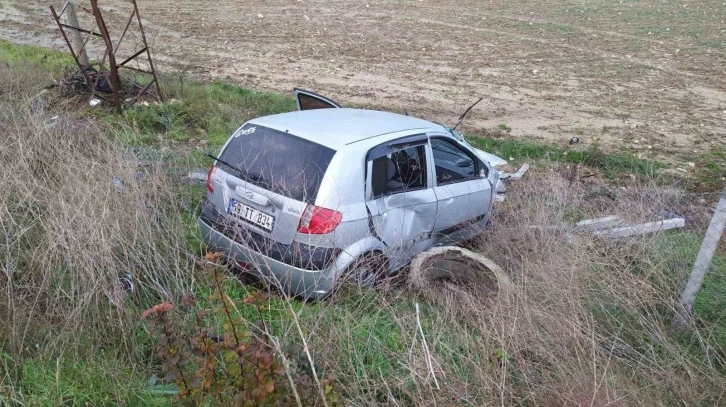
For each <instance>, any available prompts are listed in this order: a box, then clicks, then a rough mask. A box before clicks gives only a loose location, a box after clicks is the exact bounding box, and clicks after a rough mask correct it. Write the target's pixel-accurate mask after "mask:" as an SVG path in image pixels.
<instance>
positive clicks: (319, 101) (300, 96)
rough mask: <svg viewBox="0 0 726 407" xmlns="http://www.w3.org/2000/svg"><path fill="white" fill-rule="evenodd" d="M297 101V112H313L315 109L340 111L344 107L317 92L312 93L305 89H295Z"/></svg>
mask: <svg viewBox="0 0 726 407" xmlns="http://www.w3.org/2000/svg"><path fill="white" fill-rule="evenodd" d="M295 101H297V110H313V109H330V108H336V109H339V108H341V107H342V106H341V105H339V104H338V103H336V102H334V101H332V100H330V99H328V98H326V97H325V96H321V95H318V94H317V93H315V92H310V91H309V90H305V89H298V88H295Z"/></svg>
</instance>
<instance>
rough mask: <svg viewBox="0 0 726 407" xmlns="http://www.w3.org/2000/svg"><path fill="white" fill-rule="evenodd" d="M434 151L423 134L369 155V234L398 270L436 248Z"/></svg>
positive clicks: (376, 148) (383, 145)
mask: <svg viewBox="0 0 726 407" xmlns="http://www.w3.org/2000/svg"><path fill="white" fill-rule="evenodd" d="M428 148H429V147H428V136H426V135H425V134H422V135H416V136H410V137H406V138H405V139H400V140H396V141H394V142H391V143H386V144H382V145H379V146H377V147H375V148H373V149H372V150H370V151H369V153H368V155H367V174H368V176H367V180H366V192H367V193H366V200H367V202H366V206H367V209H368V213H369V228H370V232H371V234H373V235H374V236H376V237H377V238H378V239H379V240H381V241H382V242H383V244H384V245H385V246H386V247H387V248H388V249H389V252H390V255H389V261H390V262H391V269H394V270H395V269H396V268H398V267H399V266H400V265H403V264H405V263H406V262H407V261H408V260H410V258H411V257H413V256H414V255H415V254H417V253H419V252H422V251H424V250H426V249H427V248H428V247H430V246H431V245H432V243H433V242H432V239H431V233H432V232H433V228H434V224H435V221H436V207H437V200H436V194H435V193H434V191H433V189H432V188H431V185H432V174H431V171H430V168H429V166H428V160H427V157H428V151H427V150H428Z"/></svg>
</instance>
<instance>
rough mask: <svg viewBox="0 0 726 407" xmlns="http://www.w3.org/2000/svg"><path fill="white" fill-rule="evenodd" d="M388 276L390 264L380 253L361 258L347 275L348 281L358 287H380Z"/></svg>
mask: <svg viewBox="0 0 726 407" xmlns="http://www.w3.org/2000/svg"><path fill="white" fill-rule="evenodd" d="M387 275H388V262H387V260H386V258H385V256H384V255H383V254H382V253H380V252H371V253H366V254H364V255H362V256H359V257H358V258H357V259H356V260H355V261H354V262H353V264H351V265H350V266H349V267H348V270H347V271H346V273H345V276H346V278H345V279H346V280H347V281H349V282H352V283H354V284H356V285H358V286H363V287H378V286H379V285H380V284H381V283H383V282H384V281H385V279H386V277H387Z"/></svg>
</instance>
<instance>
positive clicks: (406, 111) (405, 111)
mask: <svg viewBox="0 0 726 407" xmlns="http://www.w3.org/2000/svg"><path fill="white" fill-rule="evenodd" d="M403 114H405V115H406V116H411V115H410V114H408V110H406V106H404V107H403Z"/></svg>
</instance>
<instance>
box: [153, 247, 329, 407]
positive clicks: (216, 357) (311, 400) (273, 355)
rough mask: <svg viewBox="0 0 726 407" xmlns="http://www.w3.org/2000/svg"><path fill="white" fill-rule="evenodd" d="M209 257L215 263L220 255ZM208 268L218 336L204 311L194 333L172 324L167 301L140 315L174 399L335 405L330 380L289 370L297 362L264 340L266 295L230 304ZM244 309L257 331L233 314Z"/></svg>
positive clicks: (187, 302) (190, 303) (191, 301)
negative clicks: (147, 326)
mask: <svg viewBox="0 0 726 407" xmlns="http://www.w3.org/2000/svg"><path fill="white" fill-rule="evenodd" d="M207 258H208V259H209V260H210V261H216V260H217V258H218V254H211V255H208V256H207ZM212 269H213V273H214V286H215V292H214V296H213V299H214V300H216V301H217V305H216V307H215V308H214V309H213V310H212V311H211V313H212V319H218V320H220V321H221V322H222V331H221V332H218V331H217V330H216V326H214V325H213V326H211V327H210V326H207V321H208V320H209V318H208V316H207V314H208V313H209V312H210V311H208V310H203V309H197V310H196V311H195V312H194V330H193V334H190V333H187V332H185V331H184V329H183V328H180V327H178V326H177V325H175V324H174V323H173V320H172V313H171V311H172V310H173V309H174V308H175V307H174V305H172V304H171V303H169V302H166V303H163V304H159V305H156V306H154V307H152V308H150V309H148V310H146V311H144V313H143V315H142V316H143V317H144V318H147V319H148V321H149V323H150V324H151V326H152V327H153V329H155V330H156V332H157V337H158V342H159V356H160V357H161V358H162V360H163V361H164V363H163V370H164V371H165V373H166V378H165V380H167V381H171V382H175V383H176V384H177V386H178V388H179V394H178V400H179V401H180V402H182V404H185V405H195V406H196V405H203V404H206V403H209V402H217V403H219V404H227V405H239V406H243V405H244V406H247V405H250V406H253V405H277V404H279V403H284V404H286V405H292V404H297V405H306V406H313V405H318V404H320V405H326V406H335V405H338V396H337V394H336V393H335V391H334V389H333V387H332V386H331V385H330V384H329V380H322V381H321V380H319V379H318V376H317V375H316V373H315V369H314V368H312V367H310V366H309V367H308V368H306V367H304V366H303V367H301V369H302V372H298V371H296V370H293V369H292V367H291V366H290V360H291V358H292V359H293V360H295V359H300V358H299V357H297V358H296V357H295V356H296V355H295V354H293V353H291V352H283V351H282V349H281V348H279V345H277V343H276V342H275V339H274V338H272V337H270V336H268V335H269V331H268V330H267V328H266V322H265V320H264V316H263V313H264V309H265V303H266V300H267V295H266V294H264V293H262V292H259V291H256V292H252V293H251V294H250V296H248V297H246V298H244V299H243V300H241V301H239V302H238V301H233V300H232V299H230V297H229V296H228V295H227V293H225V292H224V290H223V289H222V284H223V282H224V277H223V275H222V274H220V273H218V271H217V268H216V267H215V266H212ZM182 303H183V305H182V306H183V307H185V308H186V309H188V310H189V311H191V310H192V309H193V307H194V306H195V305H196V300H195V298H194V296H193V295H187V296H185V297H184V298H183V299H182ZM242 307H248V308H252V309H254V311H255V312H256V314H257V315H256V317H257V318H258V319H257V323H256V324H255V325H256V326H257V328H258V329H259V332H253V331H250V330H249V329H248V327H247V324H246V323H245V321H244V320H243V319H242V318H241V317H240V315H239V314H238V312H237V309H238V308H242ZM177 308H179V307H177ZM256 333H257V335H256ZM187 344H188V345H187ZM276 345H277V348H276V347H275V346H276ZM306 371H307V372H309V373H304V372H306ZM318 389H319V390H320V391H319V392H318Z"/></svg>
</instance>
